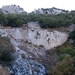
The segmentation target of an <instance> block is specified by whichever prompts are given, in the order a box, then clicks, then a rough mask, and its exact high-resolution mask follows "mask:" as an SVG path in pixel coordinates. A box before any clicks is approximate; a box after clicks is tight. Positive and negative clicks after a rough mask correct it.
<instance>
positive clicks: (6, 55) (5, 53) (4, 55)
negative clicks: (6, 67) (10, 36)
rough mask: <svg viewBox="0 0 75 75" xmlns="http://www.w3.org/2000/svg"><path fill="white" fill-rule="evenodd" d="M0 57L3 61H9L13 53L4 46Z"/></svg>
mask: <svg viewBox="0 0 75 75" xmlns="http://www.w3.org/2000/svg"><path fill="white" fill-rule="evenodd" d="M0 59H1V61H4V62H11V61H12V60H13V55H12V53H11V51H10V50H9V49H7V48H5V49H3V50H2V51H1V57H0Z"/></svg>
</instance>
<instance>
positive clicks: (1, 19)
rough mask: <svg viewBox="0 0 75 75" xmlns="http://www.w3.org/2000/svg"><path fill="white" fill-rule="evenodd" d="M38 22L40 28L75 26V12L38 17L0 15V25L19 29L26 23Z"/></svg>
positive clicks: (30, 15)
mask: <svg viewBox="0 0 75 75" xmlns="http://www.w3.org/2000/svg"><path fill="white" fill-rule="evenodd" d="M31 21H33V22H35V21H38V22H39V23H40V26H41V28H57V27H67V26H69V25H71V24H73V23H74V24H75V12H70V13H65V14H58V15H47V14H46V15H40V14H39V15H38V14H27V15H22V14H21V15H20V14H6V15H5V14H3V13H0V23H1V24H3V25H4V26H12V27H20V26H22V24H26V23H28V22H31Z"/></svg>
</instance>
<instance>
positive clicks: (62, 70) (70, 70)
mask: <svg viewBox="0 0 75 75" xmlns="http://www.w3.org/2000/svg"><path fill="white" fill-rule="evenodd" d="M50 73H51V75H74V74H75V67H73V59H72V58H71V56H70V55H66V57H65V58H64V60H63V61H61V62H59V63H58V64H57V65H56V66H55V67H53V68H52V70H51V72H50Z"/></svg>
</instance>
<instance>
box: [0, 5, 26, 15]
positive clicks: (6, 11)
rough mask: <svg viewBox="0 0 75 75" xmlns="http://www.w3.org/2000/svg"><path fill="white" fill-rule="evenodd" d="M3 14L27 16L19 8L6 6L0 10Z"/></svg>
mask: <svg viewBox="0 0 75 75" xmlns="http://www.w3.org/2000/svg"><path fill="white" fill-rule="evenodd" d="M0 11H1V12H3V13H4V14H27V12H25V11H24V10H23V8H21V7H20V6H16V5H6V6H3V7H2V8H1V9H0Z"/></svg>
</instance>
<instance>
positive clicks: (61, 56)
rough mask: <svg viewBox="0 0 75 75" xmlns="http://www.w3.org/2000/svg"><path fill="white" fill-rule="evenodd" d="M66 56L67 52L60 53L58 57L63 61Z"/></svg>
mask: <svg viewBox="0 0 75 75" xmlns="http://www.w3.org/2000/svg"><path fill="white" fill-rule="evenodd" d="M65 56H66V54H61V55H59V57H58V59H59V60H60V61H62V60H63V59H64V58H65Z"/></svg>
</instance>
